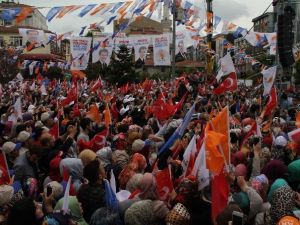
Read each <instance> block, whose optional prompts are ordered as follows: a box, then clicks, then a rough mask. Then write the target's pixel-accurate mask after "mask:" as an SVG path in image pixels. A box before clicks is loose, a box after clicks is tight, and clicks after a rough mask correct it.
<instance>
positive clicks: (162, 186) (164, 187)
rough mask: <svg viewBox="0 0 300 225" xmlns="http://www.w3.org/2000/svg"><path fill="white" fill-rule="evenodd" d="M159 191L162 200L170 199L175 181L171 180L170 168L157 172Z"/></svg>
mask: <svg viewBox="0 0 300 225" xmlns="http://www.w3.org/2000/svg"><path fill="white" fill-rule="evenodd" d="M156 182H157V192H158V195H159V197H160V200H162V201H165V200H167V199H168V197H169V194H170V193H171V192H172V191H173V182H172V180H171V175H170V170H169V168H168V167H167V168H165V169H164V170H160V171H158V172H157V174H156Z"/></svg>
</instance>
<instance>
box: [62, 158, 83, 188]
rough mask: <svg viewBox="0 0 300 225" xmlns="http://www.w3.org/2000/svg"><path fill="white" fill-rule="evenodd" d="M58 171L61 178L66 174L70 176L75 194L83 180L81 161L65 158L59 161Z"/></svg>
mask: <svg viewBox="0 0 300 225" xmlns="http://www.w3.org/2000/svg"><path fill="white" fill-rule="evenodd" d="M59 170H60V175H61V176H62V177H63V176H64V175H65V173H66V172H67V173H68V175H70V176H72V186H73V187H74V189H75V192H77V191H78V190H79V188H80V185H81V184H82V179H83V165H82V161H81V159H76V158H65V159H63V160H61V162H60V164H59ZM64 188H65V187H64Z"/></svg>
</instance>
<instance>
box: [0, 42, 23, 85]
mask: <svg viewBox="0 0 300 225" xmlns="http://www.w3.org/2000/svg"><path fill="white" fill-rule="evenodd" d="M16 55H17V52H16V51H13V50H11V49H9V48H0V77H1V79H0V82H1V83H7V82H8V81H11V80H13V79H14V78H15V76H16V75H17V73H18V72H19V68H18V61H17V59H15V56H16Z"/></svg>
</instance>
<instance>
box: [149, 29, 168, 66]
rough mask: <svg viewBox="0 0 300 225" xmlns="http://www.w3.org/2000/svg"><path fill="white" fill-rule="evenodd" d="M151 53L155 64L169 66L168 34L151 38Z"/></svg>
mask: <svg viewBox="0 0 300 225" xmlns="http://www.w3.org/2000/svg"><path fill="white" fill-rule="evenodd" d="M153 40H154V43H153V47H154V48H153V54H154V65H155V66H169V65H171V60H170V50H169V49H170V43H169V35H168V34H163V35H158V36H156V37H154V38H153Z"/></svg>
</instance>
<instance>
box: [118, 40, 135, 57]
mask: <svg viewBox="0 0 300 225" xmlns="http://www.w3.org/2000/svg"><path fill="white" fill-rule="evenodd" d="M121 45H125V46H126V47H127V48H128V50H129V54H131V53H132V48H133V39H132V38H128V37H116V38H115V49H114V51H115V52H116V53H118V52H119V51H120V46H121Z"/></svg>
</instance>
